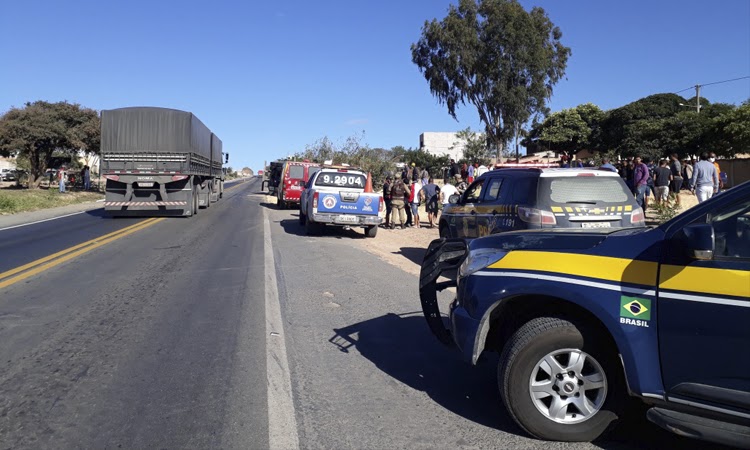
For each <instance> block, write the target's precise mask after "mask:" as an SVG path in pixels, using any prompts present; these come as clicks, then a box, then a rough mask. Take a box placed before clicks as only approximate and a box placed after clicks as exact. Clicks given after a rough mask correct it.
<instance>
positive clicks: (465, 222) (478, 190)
mask: <svg viewBox="0 0 750 450" xmlns="http://www.w3.org/2000/svg"><path fill="white" fill-rule="evenodd" d="M484 182H485V179H481V180H477V181H475V182H473V183H472V184H471V186H469V187H468V189H466V192H465V193H464V196H463V198H462V199H461V202H462V203H463V210H464V214H463V216H462V217H461V223H460V224H458V226H457V229H456V232H457V235H458V237H463V238H475V237H479V236H481V234H479V232H478V230H477V218H478V217H479V216H480V215H482V214H485V212H484V209H483V205H482V194H483V193H484V192H483V190H482V186H483V185H484Z"/></svg>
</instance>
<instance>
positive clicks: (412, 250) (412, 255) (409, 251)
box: [391, 247, 427, 265]
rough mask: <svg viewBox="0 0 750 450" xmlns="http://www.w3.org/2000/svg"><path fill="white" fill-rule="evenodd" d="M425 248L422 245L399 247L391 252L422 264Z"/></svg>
mask: <svg viewBox="0 0 750 450" xmlns="http://www.w3.org/2000/svg"><path fill="white" fill-rule="evenodd" d="M426 251H427V249H426V248H422V247H401V248H400V249H399V250H398V251H397V252H391V253H392V254H394V255H401V256H403V257H404V258H406V259H408V260H409V261H411V262H413V263H414V264H418V265H422V261H423V260H424V253H425V252H426Z"/></svg>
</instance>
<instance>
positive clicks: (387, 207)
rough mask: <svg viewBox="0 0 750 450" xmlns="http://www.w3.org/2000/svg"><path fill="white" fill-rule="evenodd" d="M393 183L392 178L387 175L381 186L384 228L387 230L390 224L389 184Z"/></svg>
mask: <svg viewBox="0 0 750 450" xmlns="http://www.w3.org/2000/svg"><path fill="white" fill-rule="evenodd" d="M392 183H393V177H392V176H391V175H390V174H388V175H386V177H385V183H384V184H383V201H384V202H385V227H386V228H388V227H389V226H390V224H391V184H392Z"/></svg>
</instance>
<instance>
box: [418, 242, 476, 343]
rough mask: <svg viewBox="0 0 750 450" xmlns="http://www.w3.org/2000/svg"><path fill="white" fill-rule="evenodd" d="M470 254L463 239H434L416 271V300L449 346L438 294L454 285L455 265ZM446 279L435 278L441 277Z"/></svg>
mask: <svg viewBox="0 0 750 450" xmlns="http://www.w3.org/2000/svg"><path fill="white" fill-rule="evenodd" d="M468 254H469V248H468V246H467V245H466V241H464V240H463V239H445V238H443V239H436V240H434V241H432V242H431V243H430V246H429V247H427V252H426V253H425V256H424V260H423V261H422V269H421V271H420V273H419V300H420V302H421V303H422V312H423V313H424V317H425V319H426V320H427V326H429V327H430V331H432V334H434V335H435V336H436V337H437V338H438V340H439V341H440V342H442V343H443V344H445V345H451V343H452V342H453V339H452V338H451V333H450V330H448V329H447V328H446V327H445V324H444V323H443V317H442V315H441V314H440V307H439V306H438V298H437V293H438V292H439V291H442V290H444V289H446V288H449V287H455V286H456V285H457V276H458V275H457V272H458V267H459V266H460V265H461V263H463V261H464V259H466V256H467V255H468ZM441 276H442V277H445V278H447V279H446V280H445V281H438V279H439V278H440V277H441Z"/></svg>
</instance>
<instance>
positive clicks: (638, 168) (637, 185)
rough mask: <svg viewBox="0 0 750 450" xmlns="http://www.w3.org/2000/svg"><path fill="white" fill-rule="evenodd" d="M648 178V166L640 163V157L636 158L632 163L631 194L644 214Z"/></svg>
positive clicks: (646, 204)
mask: <svg viewBox="0 0 750 450" xmlns="http://www.w3.org/2000/svg"><path fill="white" fill-rule="evenodd" d="M648 178H649V173H648V166H647V165H645V164H644V163H643V162H642V161H641V157H640V156H636V157H635V161H634V163H633V194H634V195H635V200H636V201H637V202H638V205H640V207H641V208H643V212H644V213H645V212H646V208H647V207H648Z"/></svg>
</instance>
